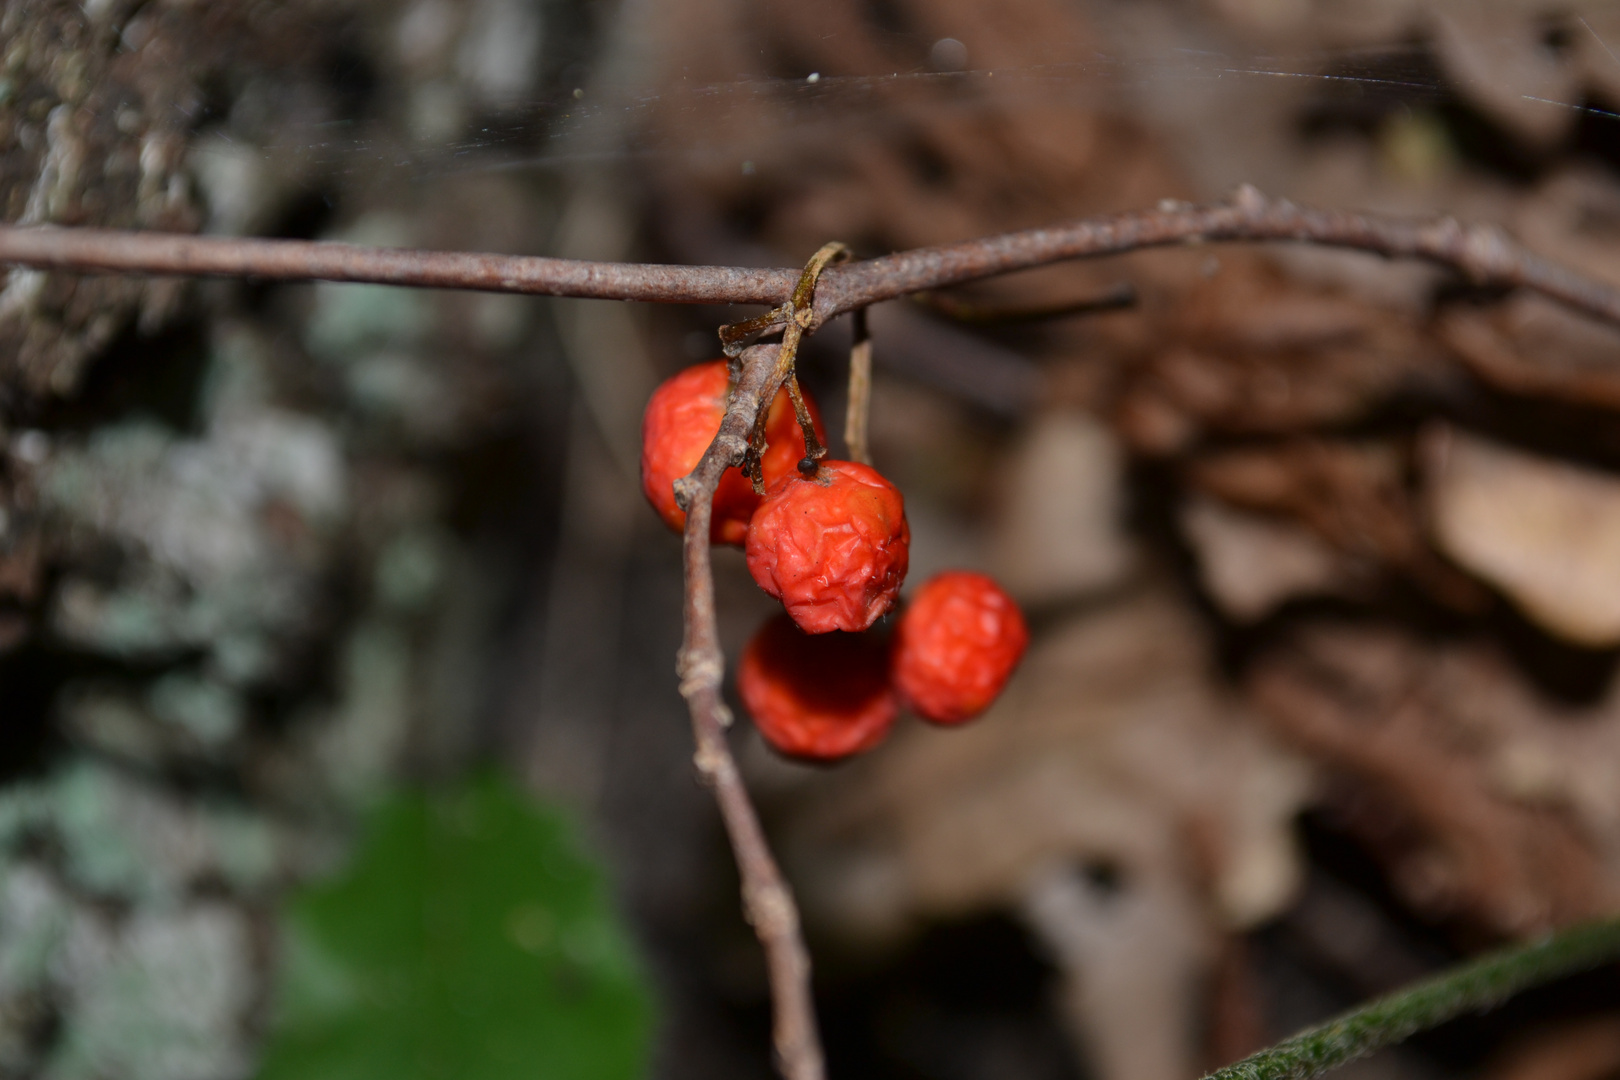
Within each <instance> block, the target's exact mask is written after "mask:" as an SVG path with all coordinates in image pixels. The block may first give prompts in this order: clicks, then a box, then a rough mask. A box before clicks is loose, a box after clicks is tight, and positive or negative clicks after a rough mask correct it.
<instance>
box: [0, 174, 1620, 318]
mask: <svg viewBox="0 0 1620 1080" xmlns="http://www.w3.org/2000/svg"><path fill="white" fill-rule="evenodd" d="M1276 240H1286V241H1295V242H1300V243H1312V244H1319V245H1325V246H1329V247H1342V248H1351V249H1355V250H1359V251H1367V252H1373V253H1375V254H1380V255H1386V256H1391V257H1402V258H1417V259H1424V260H1427V261H1429V262H1434V263H1438V264H1440V265H1443V266H1447V267H1450V268H1452V269H1454V270H1456V271H1457V272H1458V273H1460V274H1462V275H1463V276H1464V277H1465V278H1467V279H1468V280H1469V281H1471V282H1473V283H1475V284H1478V285H1488V286H1495V287H1501V288H1522V289H1529V290H1532V291H1534V292H1538V293H1541V294H1542V295H1544V296H1547V297H1549V298H1551V299H1553V300H1556V301H1558V302H1559V303H1562V304H1564V305H1566V306H1568V307H1570V308H1573V309H1574V310H1576V311H1581V312H1584V313H1585V314H1588V315H1591V316H1592V317H1594V318H1597V319H1601V320H1603V321H1605V322H1609V323H1615V324H1620V291H1617V290H1615V289H1614V288H1611V287H1610V286H1608V285H1606V284H1604V283H1602V282H1600V281H1597V280H1595V279H1592V278H1588V277H1584V276H1582V275H1581V274H1578V273H1576V272H1575V271H1573V270H1571V269H1569V268H1568V267H1564V266H1561V265H1559V264H1557V263H1554V262H1551V261H1549V260H1547V259H1544V258H1542V257H1541V256H1539V255H1536V254H1534V253H1532V252H1530V251H1527V250H1526V249H1525V248H1524V247H1522V246H1521V245H1519V244H1517V243H1516V242H1514V241H1513V240H1511V239H1509V238H1508V236H1507V235H1506V234H1505V233H1504V232H1502V231H1501V230H1500V229H1498V228H1495V227H1493V226H1488V225H1464V224H1462V223H1460V222H1458V221H1457V220H1456V219H1454V218H1438V219H1431V220H1404V219H1392V218H1382V217H1374V216H1370V215H1366V214H1353V213H1348V212H1344V211H1338V210H1316V209H1311V208H1309V207H1302V206H1296V205H1295V204H1293V203H1291V202H1288V201H1287V200H1284V199H1268V198H1266V197H1265V196H1264V195H1262V194H1261V193H1260V192H1258V191H1256V190H1255V189H1254V188H1252V187H1248V186H1245V187H1242V188H1239V189H1238V191H1237V193H1236V195H1235V196H1234V197H1233V198H1232V200H1231V201H1229V202H1226V203H1221V204H1217V205H1214V206H1202V207H1200V206H1188V205H1184V204H1162V205H1161V206H1160V207H1159V208H1157V209H1154V210H1139V211H1131V212H1127V213H1121V214H1110V215H1105V216H1102V217H1096V218H1087V219H1084V220H1081V221H1076V222H1071V223H1068V224H1065V225H1056V226H1052V227H1050V228H1044V229H1029V230H1026V231H1024V232H1016V233H1005V234H1003V235H1001V236H991V237H984V238H982V239H978V240H969V241H966V242H964V243H960V244H951V245H947V246H944V247H932V248H918V249H916V250H913V251H906V252H900V253H897V254H894V255H885V256H883V257H881V258H876V259H868V260H866V261H865V262H859V263H855V264H853V265H849V266H829V267H828V269H827V271H826V272H825V273H824V274H823V275H822V280H821V283H820V285H819V286H818V287H817V289H816V293H815V303H814V307H813V309H812V311H813V314H812V316H811V318H810V319H809V320H808V322H806V323H805V324H804V329H805V330H807V331H811V332H814V331H815V330H816V329H818V328H819V327H821V326H822V325H824V324H825V323H826V322H827V321H828V320H829V319H831V318H833V317H835V316H837V315H841V314H844V313H846V312H850V311H854V310H856V309H857V308H862V307H866V306H868V305H870V304H875V303H878V302H880V301H883V300H893V299H895V298H897V297H901V296H907V295H910V294H912V293H918V292H925V291H928V290H931V289H940V288H945V287H947V286H950V285H960V284H963V283H964V282H968V281H976V280H979V279H981V278H987V277H993V276H995V275H997V274H1005V273H1009V272H1011V271H1014V270H1025V269H1029V268H1031V267H1035V266H1044V265H1046V264H1048V263H1054V262H1061V261H1063V260H1066V259H1078V258H1090V257H1096V256H1100V255H1117V254H1122V253H1124V252H1128V251H1136V250H1140V249H1142V248H1149V247H1165V246H1168V245H1172V244H1185V243H1213V242H1217V241H1276ZM0 264H9V265H14V266H30V267H36V268H40V269H57V270H72V271H88V272H121V273H138V274H170V275H175V274H178V275H187V276H230V277H254V278H263V279H276V280H310V279H321V280H329V281H369V282H377V283H381V284H387V285H413V286H425V287H431V288H446V289H481V290H486V291H491V292H515V293H543V294H547V295H551V296H583V297H597V298H602V299H616V300H649V301H658V302H664V303H688V304H771V305H782V304H783V303H784V301H787V300H788V299H789V298H790V297H791V296H792V294H793V291H794V289H795V286H797V285H798V284H799V283H800V280H801V277H802V274H801V272H800V271H798V270H788V269H774V270H751V269H745V268H742V267H725V266H660V265H650V264H636V263H599V262H581V261H578V260H574V259H548V258H538V257H527V256H503V255H482V254H470V253H466V252H430V251H411V250H403V249H394V248H364V247H355V246H351V245H348V244H330V243H311V242H307V241H293V240H249V239H236V238H226V237H203V236H174V235H167V234H160V233H130V232H110V231H104V230H98V229H60V228H52V227H38V226H27V227H17V226H0ZM783 317H784V316H783V315H782V314H781V313H780V312H773V313H772V314H771V315H769V316H766V317H764V318H763V319H762V320H759V321H758V322H757V323H756V324H755V325H754V326H753V327H752V328H751V329H752V330H753V331H756V332H757V331H762V330H764V329H767V328H769V327H770V326H772V325H780V323H781V320H782V318H783Z"/></svg>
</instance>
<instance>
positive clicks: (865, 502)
mask: <svg viewBox="0 0 1620 1080" xmlns="http://www.w3.org/2000/svg"><path fill="white" fill-rule="evenodd" d="M910 547H911V529H910V527H909V526H907V524H906V511H905V502H904V500H903V499H901V497H900V491H899V489H898V488H896V487H895V486H894V485H893V484H891V483H889V482H888V481H887V480H885V479H883V477H882V476H880V475H879V474H878V471H877V470H876V469H874V468H872V467H871V466H869V465H860V464H857V463H855V462H853V461H823V462H822V463H821V467H820V469H818V470H817V474H816V476H815V477H814V478H810V479H806V478H805V477H803V476H801V475H798V474H794V475H792V476H789V477H787V478H785V479H783V480H779V481H777V483H776V484H775V485H774V486H773V487H772V488H771V489H770V491H769V492H767V493H766V495H765V501H764V502H762V503H760V505H759V509H758V510H755V511H754V518H753V520H752V521H751V522H750V523H749V525H748V571H749V573H751V574H753V575H754V580H755V581H756V582H758V583H759V587H760V588H762V589H764V590H765V591H766V592H768V593H770V594H771V595H772V596H774V597H777V598H778V599H779V600H781V601H782V606H783V607H785V608H787V612H788V614H789V615H791V616H793V621H794V622H796V623H798V624H799V628H800V629H802V630H804V631H806V632H807V633H811V634H825V633H827V632H828V631H830V630H847V631H856V630H865V629H866V628H867V627H868V626H871V625H872V624H873V623H874V622H876V621H877V620H878V617H879V616H881V615H882V614H883V613H884V612H886V611H888V610H889V608H890V607H892V606H893V605H894V600H895V597H896V596H897V595H898V594H899V592H900V583H901V582H903V581H904V580H905V578H906V565H907V563H908V561H909V558H910V554H909V552H910Z"/></svg>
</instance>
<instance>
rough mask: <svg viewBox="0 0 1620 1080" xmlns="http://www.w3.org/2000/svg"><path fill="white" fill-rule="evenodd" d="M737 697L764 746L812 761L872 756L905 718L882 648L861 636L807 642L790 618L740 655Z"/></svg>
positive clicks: (769, 626)
mask: <svg viewBox="0 0 1620 1080" xmlns="http://www.w3.org/2000/svg"><path fill="white" fill-rule="evenodd" d="M737 689H738V691H740V692H741V694H742V699H743V704H744V705H745V706H747V708H748V712H749V715H751V716H752V717H753V718H754V726H755V727H757V728H759V733H760V734H761V735H763V736H765V741H766V742H768V743H770V744H771V745H772V746H773V747H775V748H776V749H777V750H778V751H780V752H781V753H783V754H786V755H787V756H788V757H795V758H804V759H808V760H811V761H836V760H837V759H839V758H842V757H848V756H849V755H851V754H858V753H860V752H861V751H863V750H870V749H871V748H872V747H874V746H876V745H877V744H878V743H880V742H882V741H883V737H884V736H885V735H887V734H888V733H889V728H890V726H892V725H893V724H894V719H895V717H896V716H897V715H898V714H899V712H900V704H899V702H898V701H896V700H895V696H894V691H893V690H892V689H891V688H890V686H889V672H888V652H887V650H886V649H885V648H884V647H883V645H882V644H881V643H879V642H878V641H876V640H874V639H872V638H869V637H867V636H866V635H863V634H816V635H810V634H805V633H803V632H801V631H800V630H799V628H798V627H796V626H794V625H793V621H792V620H791V619H789V618H788V617H787V616H785V615H778V616H776V617H775V618H774V619H772V620H771V621H770V622H768V623H766V624H765V625H764V626H763V627H761V628H760V630H759V632H758V633H757V634H755V635H754V639H753V640H752V641H750V642H749V643H748V647H747V648H746V649H744V650H743V654H742V662H741V663H739V664H738V665H737Z"/></svg>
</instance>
